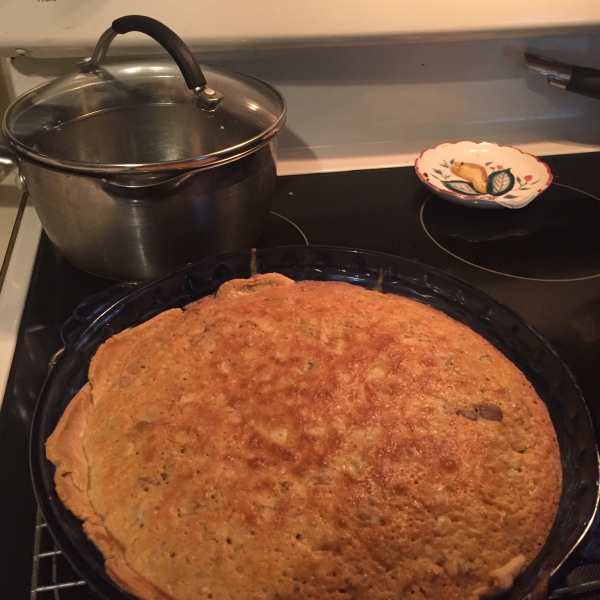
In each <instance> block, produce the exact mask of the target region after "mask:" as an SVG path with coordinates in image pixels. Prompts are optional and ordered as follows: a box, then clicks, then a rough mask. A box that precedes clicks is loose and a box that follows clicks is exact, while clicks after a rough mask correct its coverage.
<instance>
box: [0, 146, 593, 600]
mask: <svg viewBox="0 0 600 600" xmlns="http://www.w3.org/2000/svg"><path fill="white" fill-rule="evenodd" d="M546 162H547V163H548V164H549V166H550V168H551V169H552V171H553V173H554V176H555V177H554V183H553V184H552V185H551V186H550V188H549V189H548V190H547V191H546V192H545V193H544V194H543V195H541V196H540V197H539V198H537V199H536V200H534V202H533V203H532V204H530V205H529V206H528V207H526V208H524V209H520V210H516V211H511V210H509V209H500V210H485V211H484V210H478V209H469V208H464V207H461V206H456V205H453V204H449V203H447V202H445V201H443V200H440V199H438V198H435V197H432V196H430V195H429V193H428V192H427V190H426V189H425V188H424V187H423V186H422V185H421V184H420V182H419V181H418V179H417V177H416V175H415V173H414V170H413V169H412V168H398V169H381V170H371V171H354V172H349V173H329V174H315V175H299V176H290V177H283V178H280V179H279V181H278V186H277V197H276V200H275V204H274V207H273V211H274V213H273V214H272V215H271V217H270V219H269V222H268V226H267V229H266V231H265V233H264V235H263V236H262V238H261V239H260V240H259V242H258V244H257V245H258V246H259V247H267V246H275V245H287V244H302V243H309V244H321V245H332V246H342V247H349V248H359V249H365V250H375V251H380V252H386V253H389V254H394V255H397V256H402V257H406V258H410V259H414V260H417V261H419V262H422V263H425V264H429V265H433V266H435V267H438V268H440V269H443V270H445V271H447V272H450V273H452V274H453V275H456V276H458V277H460V278H462V279H464V280H466V281H468V282H469V283H471V284H473V285H475V286H476V287H478V288H480V289H482V290H484V291H485V292H487V293H489V294H490V295H491V296H493V297H495V298H496V299H497V300H499V301H500V302H502V303H505V304H507V305H508V306H509V307H510V308H512V309H513V310H515V311H516V312H517V313H519V314H520V315H521V316H522V317H523V318H524V319H525V320H527V321H528V322H529V323H531V325H533V327H534V328H535V329H537V330H538V331H539V332H540V333H541V334H542V335H543V336H544V337H545V338H546V339H548V340H549V341H550V343H551V344H552V345H553V346H554V347H555V349H556V350H557V352H558V354H559V355H560V356H561V357H562V359H563V360H564V361H565V362H566V363H567V365H568V366H569V367H570V368H571V370H572V371H573V373H574V374H575V377H576V379H577V380H578V382H579V384H580V386H581V388H582V390H583V393H584V396H585V398H586V400H587V402H588V405H589V407H590V410H591V412H592V415H593V419H594V425H595V428H596V431H597V432H600V368H599V367H600V200H599V199H598V198H600V168H599V167H600V154H595V153H590V154H579V155H568V156H557V157H550V158H547V159H546ZM113 284H114V282H112V281H110V280H106V279H102V278H98V277H95V276H93V275H90V274H88V273H84V272H82V271H80V270H78V269H76V268H74V267H72V266H71V265H70V264H68V263H67V262H66V261H65V260H64V259H62V258H61V256H60V255H59V254H58V253H57V252H56V251H55V250H54V249H53V247H52V245H51V244H50V243H49V241H48V239H47V238H46V237H45V236H42V239H41V243H40V247H39V250H38V254H37V259H36V264H35V268H34V272H33V276H32V281H31V288H30V290H29V294H28V298H27V302H26V306H25V312H24V315H23V320H22V323H21V328H20V334H19V340H18V344H17V349H16V353H15V358H14V361H13V367H12V370H11V374H10V378H9V382H8V387H7V391H6V394H5V398H4V403H3V406H2V409H1V411H0V599H7V600H25V599H31V600H46V599H48V600H50V599H53V600H57V599H61V600H82V599H84V600H87V599H94V598H95V596H94V595H93V593H92V592H91V590H90V589H89V588H88V587H87V586H85V585H84V584H83V583H82V582H81V581H80V578H78V576H77V575H76V574H74V573H73V572H72V571H71V570H70V567H69V566H68V564H66V561H64V559H63V558H62V557H61V556H60V554H57V553H56V550H55V548H54V544H53V543H52V540H51V538H50V536H49V534H48V533H47V531H46V530H45V528H44V526H43V523H38V527H37V529H36V503H35V499H34V497H33V492H32V488H31V484H30V479H29V467H28V437H29V427H30V422H31V417H32V412H33V409H34V406H35V402H36V398H37V395H38V393H39V390H40V389H41V387H42V384H43V381H44V378H45V376H46V373H47V365H48V361H49V360H50V358H51V356H52V355H53V353H54V352H56V351H57V350H58V349H59V348H60V347H61V341H60V328H61V326H62V324H63V323H64V321H65V320H66V319H67V318H68V317H69V316H70V315H71V314H72V312H73V311H74V310H75V308H76V307H77V306H78V304H79V303H80V302H81V301H82V300H84V299H85V298H88V297H89V296H91V295H93V294H96V293H98V292H101V291H104V290H106V289H107V288H108V287H110V286H111V285H113ZM36 531H37V534H36ZM592 542H593V543H591V544H589V545H588V547H587V549H586V552H585V556H584V557H583V560H585V561H587V562H591V563H600V550H598V547H599V544H597V543H596V540H595V538H594V537H592ZM34 554H35V555H36V558H35V565H34V559H33V557H34ZM579 558H581V557H579ZM579 558H578V561H579ZM572 564H573V566H576V565H577V564H579V562H577V561H573V563H572ZM34 566H35V568H34ZM598 578H600V570H594V567H580V568H578V569H577V570H576V571H574V572H572V573H571V574H570V575H569V576H568V577H567V579H566V580H564V581H561V582H560V586H561V587H564V586H567V585H570V586H577V585H580V584H584V583H585V582H586V581H589V580H590V579H598ZM32 586H33V588H35V589H37V591H34V592H33V593H32ZM584 589H585V588H581V587H580V588H579V591H582V590H584ZM591 589H592V591H591V592H590V593H588V594H583V595H582V594H579V595H577V596H572V593H570V594H571V596H572V597H577V598H588V599H592V598H600V593H596V592H594V591H593V589H594V588H593V584H592V586H591ZM565 597H569V596H565Z"/></svg>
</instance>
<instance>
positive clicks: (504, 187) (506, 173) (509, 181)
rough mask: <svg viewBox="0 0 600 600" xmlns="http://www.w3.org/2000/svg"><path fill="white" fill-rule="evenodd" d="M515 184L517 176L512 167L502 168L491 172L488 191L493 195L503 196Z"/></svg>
mask: <svg viewBox="0 0 600 600" xmlns="http://www.w3.org/2000/svg"><path fill="white" fill-rule="evenodd" d="M514 185H515V176H514V175H513V174H512V173H511V172H510V169H501V170H500V171H496V172H494V173H490V175H489V176H488V180H487V193H488V194H491V195H492V196H501V195H502V194H506V192H510V190H512V189H513V187H514Z"/></svg>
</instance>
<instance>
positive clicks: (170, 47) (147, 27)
mask: <svg viewBox="0 0 600 600" xmlns="http://www.w3.org/2000/svg"><path fill="white" fill-rule="evenodd" d="M130 31H139V32H140V33H145V34H146V35H148V36H150V37H151V38H152V39H154V40H155V41H157V42H158V43H159V44H160V45H161V46H162V47H163V48H164V49H165V50H166V51H167V52H168V53H169V54H170V55H171V57H172V58H173V60H174V61H175V62H176V63H177V66H178V67H179V69H180V70H181V74H182V75H183V78H184V79H185V83H186V85H187V86H188V88H189V89H190V90H192V91H193V92H194V93H195V94H196V98H197V99H198V103H199V105H200V106H201V108H205V109H208V110H214V109H215V108H216V106H217V104H219V102H221V100H222V99H223V95H222V94H219V92H217V91H215V90H213V89H212V88H210V87H208V86H207V85H206V78H205V77H204V73H202V69H201V68H200V65H199V64H198V63H197V62H196V59H195V58H194V55H193V54H192V52H191V50H190V49H189V48H188V47H187V46H186V44H185V42H184V41H183V40H182V39H181V38H180V37H179V36H178V35H177V34H176V33H175V32H174V31H172V30H171V29H169V28H168V27H167V26H166V25H163V24H162V23H161V22H160V21H157V20H156V19H152V18H150V17H145V16H143V15H128V16H126V17H120V18H119V19H115V20H114V21H113V23H112V26H111V27H110V28H109V29H108V30H106V31H105V32H104V33H103V34H102V36H101V37H100V39H99V40H98V43H97V45H96V48H95V49H94V54H93V55H92V58H91V59H90V61H89V63H88V66H97V65H98V64H99V63H100V61H101V60H102V59H103V58H104V56H105V55H106V51H107V50H108V46H109V45H110V43H111V42H112V41H113V39H114V38H115V36H116V35H117V34H125V33H129V32H130Z"/></svg>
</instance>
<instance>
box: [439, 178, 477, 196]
mask: <svg viewBox="0 0 600 600" xmlns="http://www.w3.org/2000/svg"><path fill="white" fill-rule="evenodd" d="M442 183H443V184H444V185H445V186H446V187H447V188H448V189H449V190H450V191H451V192H456V193H457V194H464V195H465V196H481V194H480V193H479V192H478V191H477V190H476V189H475V188H474V187H473V185H472V184H471V183H469V182H468V181H443V182H442Z"/></svg>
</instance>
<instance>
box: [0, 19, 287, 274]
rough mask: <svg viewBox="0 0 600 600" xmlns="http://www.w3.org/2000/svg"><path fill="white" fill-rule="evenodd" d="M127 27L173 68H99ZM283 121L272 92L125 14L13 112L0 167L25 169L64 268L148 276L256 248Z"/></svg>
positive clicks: (151, 64)
mask: <svg viewBox="0 0 600 600" xmlns="http://www.w3.org/2000/svg"><path fill="white" fill-rule="evenodd" d="M129 31H141V32H143V33H146V34H148V35H150V36H151V37H153V38H154V39H155V40H157V41H158V42H159V43H160V44H162V45H163V46H164V47H165V49H166V50H167V51H168V52H169V53H170V54H171V56H172V57H173V59H174V61H175V62H174V63H173V62H170V61H137V62H127V63H120V64H117V65H112V66H110V67H101V66H100V62H101V61H102V59H103V58H104V56H105V54H106V51H107V49H108V46H109V44H110V43H111V41H112V40H113V39H114V37H115V36H116V35H117V34H123V33H127V32H129ZM205 76H206V77H205ZM207 78H208V81H210V84H211V87H208V85H207ZM285 112H286V106H285V100H284V98H283V97H282V96H281V94H280V93H279V92H278V91H277V90H276V89H274V88H273V87H272V86H270V85H268V84H267V83H265V82H262V81H260V80H258V79H256V78H253V77H250V76H247V75H242V74H239V73H232V72H228V71H224V70H220V69H215V68H209V67H203V68H202V69H201V68H200V66H199V65H198V64H197V63H196V61H195V59H194V58H193V55H192V54H191V52H190V51H189V49H188V48H187V47H186V46H185V44H184V43H183V41H182V40H181V39H180V38H178V37H177V36H176V35H175V34H174V33H173V32H172V31H171V30H170V29H168V28H167V27H165V26H164V25H162V24H161V23H159V22H158V21H155V20H154V19H149V18H148V17H141V16H129V17H122V18H121V19H117V20H116V21H114V22H113V24H112V27H111V28H109V29H108V30H107V31H106V32H105V33H104V34H103V35H102V37H101V38H100V40H99V42H98V45H97V47H96V49H95V51H94V54H93V56H92V58H91V59H89V60H87V61H84V62H83V63H81V64H80V65H79V70H78V71H77V72H76V73H75V74H73V75H71V76H68V77H65V78H61V79H58V80H56V81H54V82H51V83H48V84H45V85H42V86H40V87H39V88H36V89H34V90H32V91H30V92H28V93H27V94H25V95H23V96H21V97H20V98H18V99H17V100H16V101H15V102H14V103H13V104H11V106H10V107H9V108H8V110H7V112H6V115H5V118H4V122H3V134H4V139H5V141H6V148H4V149H1V148H0V158H1V159H2V161H4V162H6V160H7V157H12V160H13V161H14V162H15V163H16V164H17V165H18V167H19V170H20V176H21V180H22V182H23V184H24V186H25V187H26V191H27V193H28V194H29V195H30V197H31V199H32V201H33V204H34V206H35V208H36V210H37V213H38V215H39V218H40V221H41V222H42V225H43V227H44V229H45V231H46V233H47V234H48V237H49V238H50V240H51V241H52V242H53V243H54V245H55V246H56V247H57V248H58V249H59V250H60V251H61V253H62V254H63V255H64V256H65V258H67V259H68V260H69V261H70V262H72V263H73V264H74V265H76V266H78V267H80V268H82V269H84V270H87V271H91V272H93V273H96V274H98V275H103V276H106V277H112V278H116V279H149V278H155V277H158V276H160V275H163V274H165V273H167V272H169V271H173V270H175V269H177V268H179V267H181V266H183V265H185V264H187V263H191V262H197V261H199V260H201V259H203V258H206V257H208V256H213V255H216V254H222V253H226V252H232V251H236V250H242V249H245V248H248V247H250V246H251V245H252V244H253V243H254V242H255V241H256V240H257V238H258V237H259V236H260V233H261V231H262V229H263V227H264V224H265V221H266V218H267V216H268V214H269V211H270V206H271V202H272V198H273V195H274V191H275V176H276V170H275V162H274V141H275V137H276V135H277V134H278V133H279V131H280V130H281V127H282V126H283V123H284V121H285ZM7 150H8V152H7Z"/></svg>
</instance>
